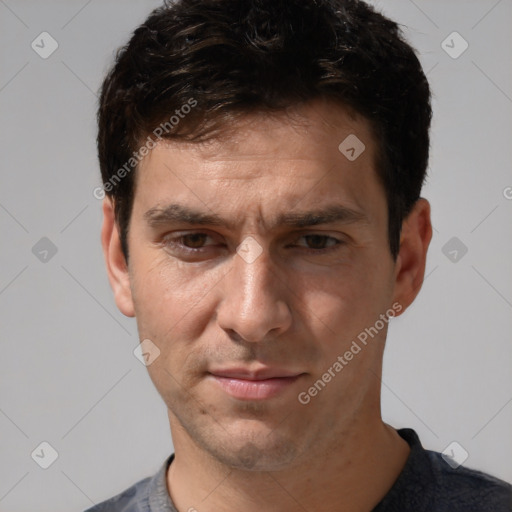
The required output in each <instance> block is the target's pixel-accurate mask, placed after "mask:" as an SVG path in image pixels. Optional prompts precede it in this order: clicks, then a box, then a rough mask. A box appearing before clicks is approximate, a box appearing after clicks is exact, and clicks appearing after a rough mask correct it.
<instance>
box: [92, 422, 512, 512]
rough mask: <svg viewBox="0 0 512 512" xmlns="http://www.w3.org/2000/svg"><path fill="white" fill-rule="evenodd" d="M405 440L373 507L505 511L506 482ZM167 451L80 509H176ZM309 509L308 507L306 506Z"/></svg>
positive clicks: (508, 505) (412, 438)
mask: <svg viewBox="0 0 512 512" xmlns="http://www.w3.org/2000/svg"><path fill="white" fill-rule="evenodd" d="M398 433H399V434H400V436H401V437H402V438H403V439H405V440H406V441H407V443H409V446H410V447H411V452H410V454H409V457H408V459H407V462H406V464H405V466H404V468H403V470H402V472H401V473H400V475H399V476H398V478H397V480H396V481H395V483H394V484H393V487H392V488H391V489H390V490H389V492H388V493H387V494H386V496H385V497H384V498H383V499H382V501H381V502H380V503H379V504H378V505H377V507H375V508H374V509H373V512H408V511H410V512H511V511H512V486H511V485H510V484H508V483H506V482H504V481H502V480H498V479H497V478H494V477H492V476H490V475H487V474H485V473H481V472H480V471H475V470H472V469H467V468H464V467H462V466H459V467H457V468H456V469H454V468H452V467H451V466H450V465H449V464H448V463H447V462H446V461H445V460H444V459H443V457H442V455H441V454H440V453H437V452H433V451H430V450H425V449H424V448H423V447H422V446H421V443H420V440H419V438H418V435H417V434H416V432H415V431H414V430H412V429H409V428H404V429H400V430H398ZM173 459H174V454H172V455H171V456H170V457H169V458H168V459H167V460H166V461H165V463H164V464H163V466H162V467H161V468H160V470H159V471H158V472H157V473H156V474H155V475H154V476H152V477H148V478H145V479H144V480H140V481H139V482H137V483H136V484H134V485H133V486H131V487H129V488H128V489H126V490H125V491H124V492H122V493H121V494H119V495H117V496H115V497H114V498H111V499H109V500H107V501H104V502H103V503H100V504H99V505H96V506H94V507H92V508H89V509H88V510H86V511H85V512H106V511H108V512H177V510H176V508H175V507H174V504H173V503H172V501H171V498H170V496H169V493H168V492H167V484H166V474H167V469H168V467H169V465H170V464H171V463H172V461H173ZM311 512H313V511H311Z"/></svg>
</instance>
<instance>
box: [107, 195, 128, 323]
mask: <svg viewBox="0 0 512 512" xmlns="http://www.w3.org/2000/svg"><path fill="white" fill-rule="evenodd" d="M101 245H102V247H103V255H104V256H105V263H106V266H107V274H108V280H109V281H110V286H111V287H112V290H113V292H114V298H115V301H116V304H117V307H118V308H119V310H120V311H121V313H123V314H124V315H126V316H129V317H133V316H135V310H134V307H133V300H132V292H131V287H130V275H129V272H128V265H127V263H126V259H125V257H124V254H123V251H122V249H121V240H120V238H119V231H118V227H117V224H116V222H115V217H114V205H113V204H112V201H111V199H110V198H109V197H105V199H104V200H103V226H102V229H101Z"/></svg>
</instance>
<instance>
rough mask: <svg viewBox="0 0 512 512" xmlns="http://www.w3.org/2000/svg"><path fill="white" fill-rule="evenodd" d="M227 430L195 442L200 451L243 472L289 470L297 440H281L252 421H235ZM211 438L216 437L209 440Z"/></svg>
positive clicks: (266, 428) (295, 453)
mask: <svg viewBox="0 0 512 512" xmlns="http://www.w3.org/2000/svg"><path fill="white" fill-rule="evenodd" d="M236 423H237V424H236V425H231V426H230V427H229V428H219V429H218V430H217V431H216V432H213V431H210V435H209V436H208V437H207V438H203V439H202V440H200V441H199V440H198V441H199V442H200V444H201V445H202V448H203V449H204V450H206V451H207V452H209V453H210V455H211V456H212V457H214V458H215V459H216V460H218V461H219V462H220V463H222V464H224V465H225V466H228V467H231V468H233V469H239V470H246V471H277V470H281V469H286V468H289V467H290V466H291V465H293V464H294V462H295V460H296V458H297V456H298V452H299V450H298V446H297V439H296V438H293V436H292V435H291V433H290V435H289V436H284V435H283V434H280V433H278V432H276V430H272V429H270V428H269V427H268V426H265V425H259V426H258V425H256V424H255V423H257V422H255V421H250V422H249V421H238V422H236ZM212 434H213V435H214V436H216V437H212Z"/></svg>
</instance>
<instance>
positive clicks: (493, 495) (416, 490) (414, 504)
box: [374, 428, 512, 512]
mask: <svg viewBox="0 0 512 512" xmlns="http://www.w3.org/2000/svg"><path fill="white" fill-rule="evenodd" d="M397 432H398V434H399V435H400V436H401V437H402V438H403V439H404V440H405V441H407V443H408V444H409V446H410V448H411V451H410V453H409V457H408V459H407V462H406V464H405V466H404V468H403V469H402V472H401V474H400V475H399V477H398V479H397V480H396V482H395V483H394V485H393V487H392V488H391V489H390V491H389V492H388V494H387V495H386V496H385V498H384V499H383V500H382V501H381V503H379V505H378V506H377V507H376V508H375V509H374V511H375V512H398V511H400V512H402V511H405V510H407V511H408V510H414V512H511V511H512V486H511V485H510V484H508V483H507V482H504V481H503V480H499V479H498V478H495V477H493V476H491V475H488V474H486V473H483V472H481V471H477V470H475V469H469V468H466V467H463V466H460V465H457V464H450V460H449V459H445V457H446V456H443V455H442V454H441V453H438V452H434V451H431V450H426V449H425V448H423V446H422V444H421V442H420V439H419V437H418V435H417V434H416V432H415V431H414V430H413V429H408V428H407V429H399V430H397Z"/></svg>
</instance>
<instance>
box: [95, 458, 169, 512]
mask: <svg viewBox="0 0 512 512" xmlns="http://www.w3.org/2000/svg"><path fill="white" fill-rule="evenodd" d="M173 459H174V454H172V455H171V456H170V457H168V458H167V459H166V460H165V462H164V463H163V464H162V465H161V466H160V469H159V470H158V471H157V472H156V473H155V474H154V475H153V476H149V477H147V478H144V479H142V480H139V481H138V482H137V483H135V484H133V485H132V486H130V487H128V488H127V489H125V490H124V491H123V492H121V493H120V494H117V495H116V496H114V497H113V498H110V499H108V500H106V501H103V502H101V503H98V504H97V505H94V506H93V507H91V508H88V509H87V510H86V511H85V512H107V511H108V512H141V511H146V510H153V509H154V508H151V507H156V509H157V510H162V511H164V510H165V511H169V512H175V509H174V506H173V505H172V503H171V501H170V497H169V493H168V492H167V484H166V473H167V468H168V467H169V465H170V464H171V462H172V460H173Z"/></svg>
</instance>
